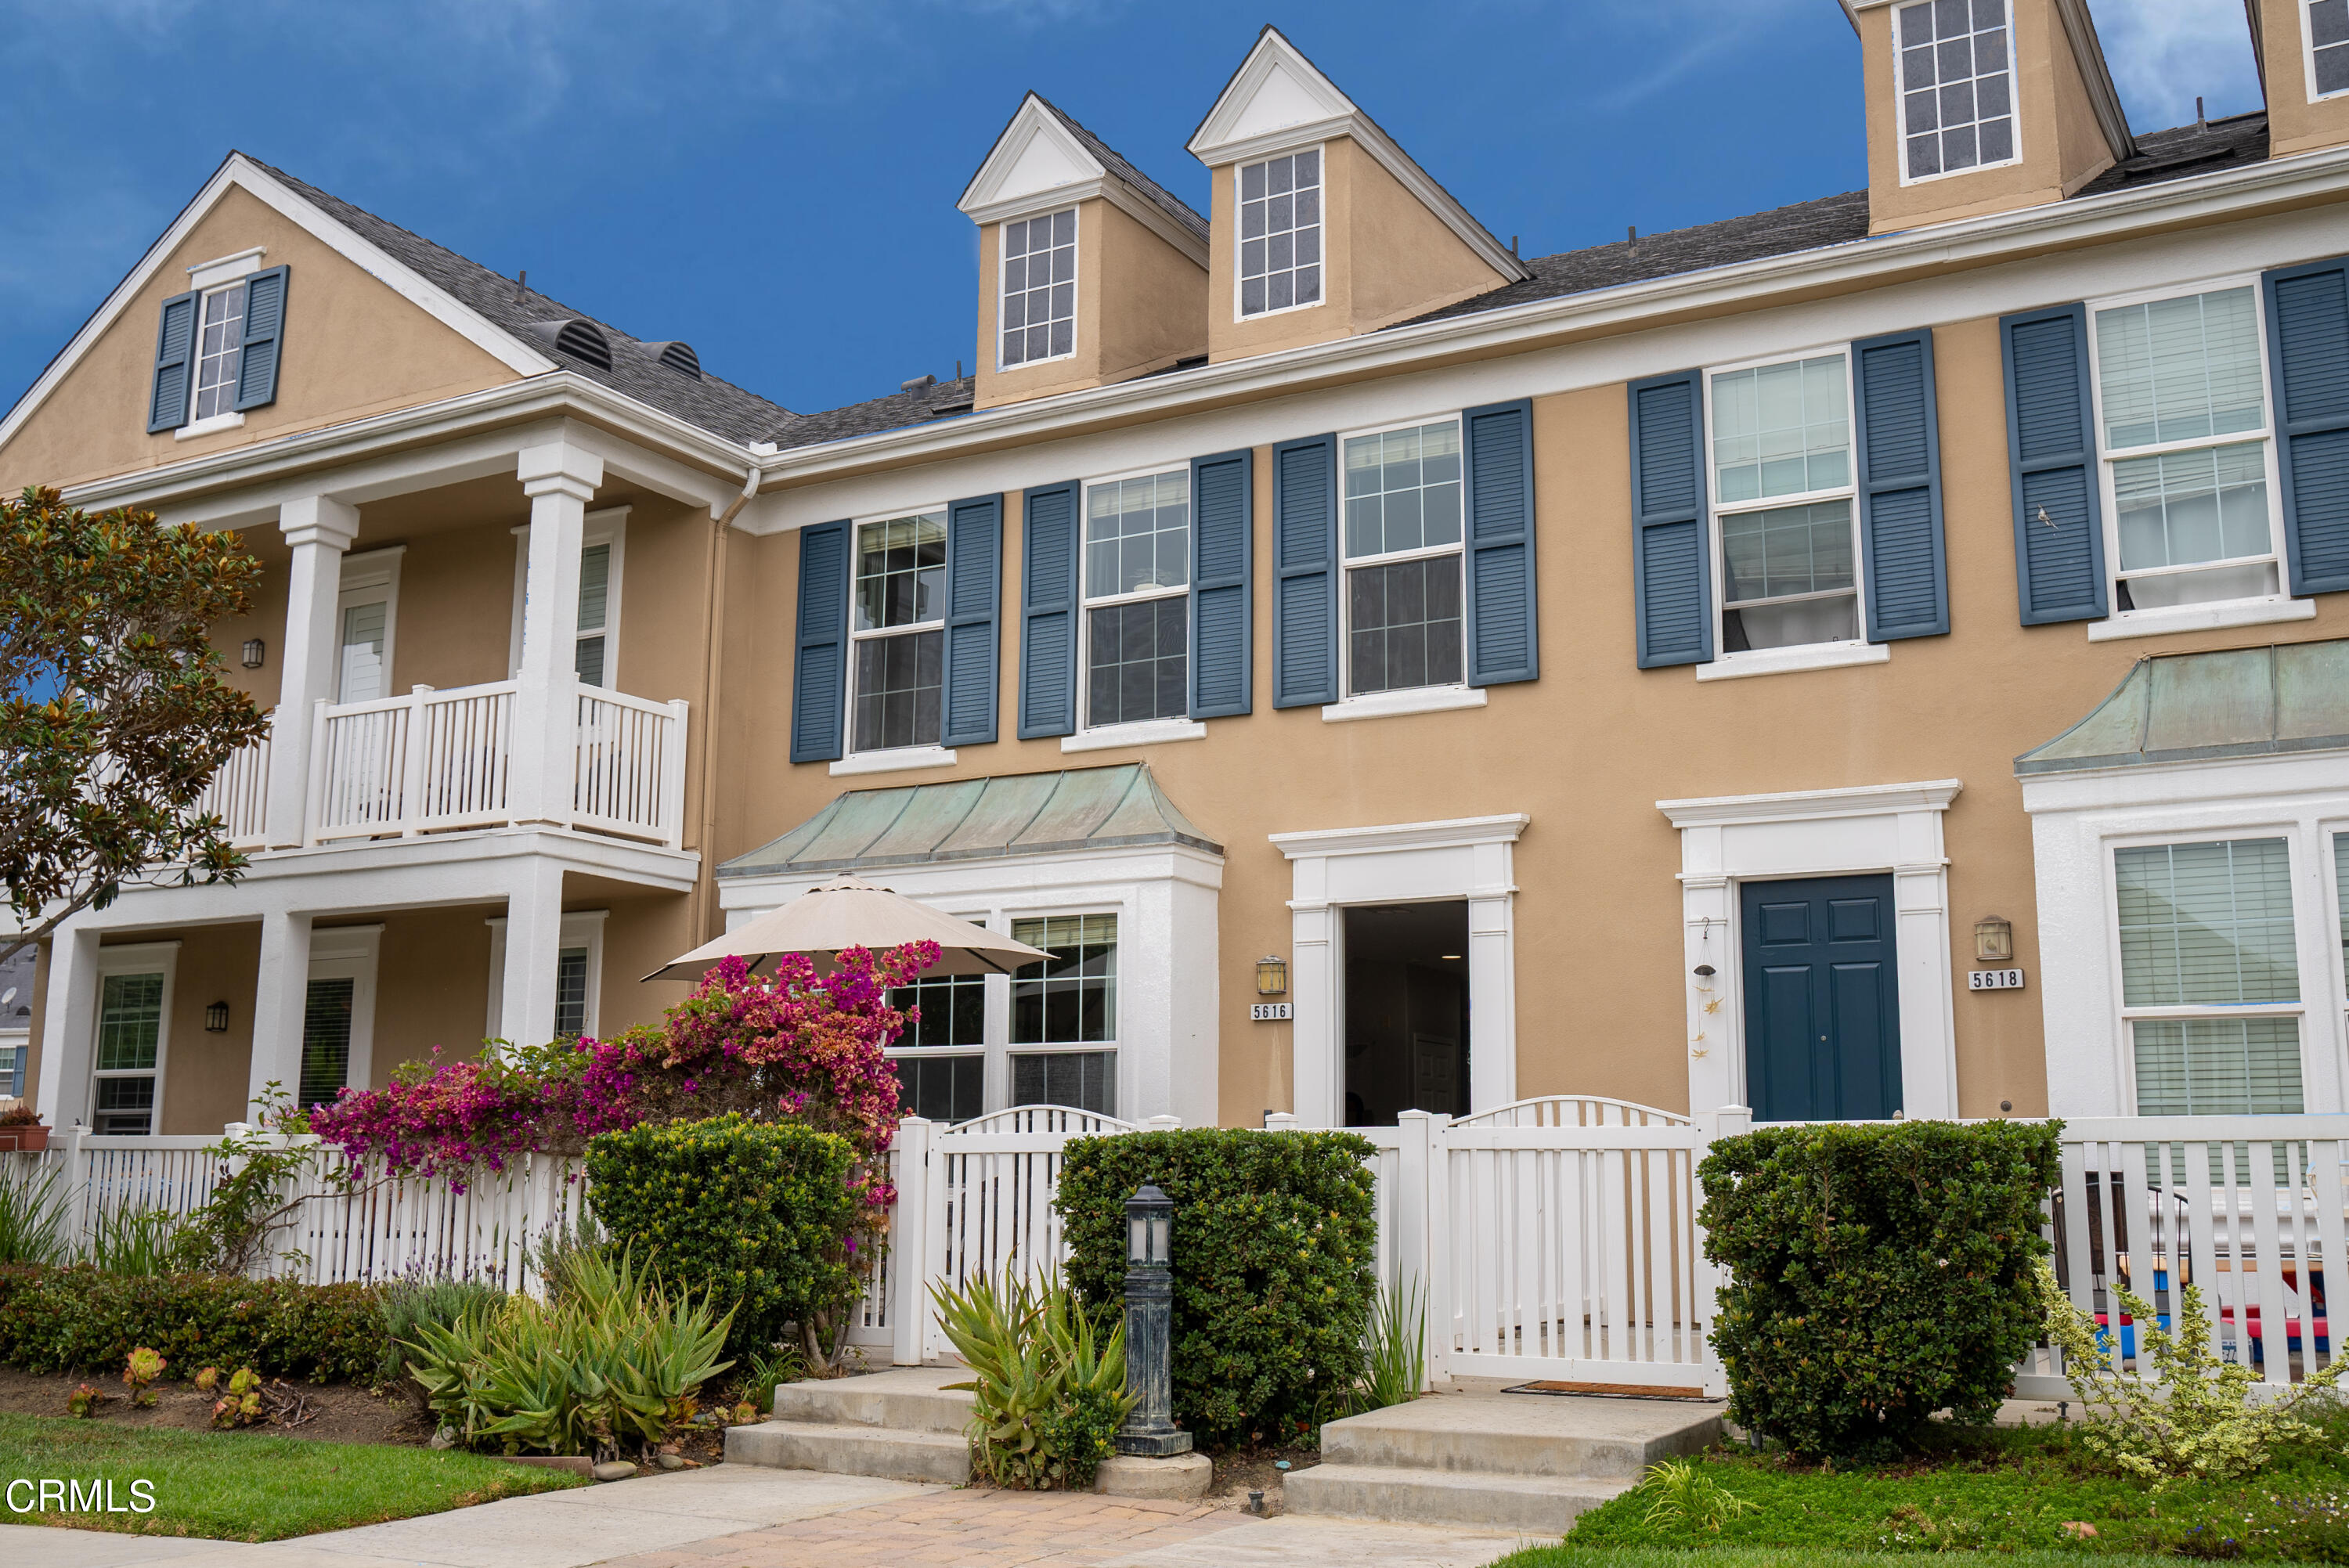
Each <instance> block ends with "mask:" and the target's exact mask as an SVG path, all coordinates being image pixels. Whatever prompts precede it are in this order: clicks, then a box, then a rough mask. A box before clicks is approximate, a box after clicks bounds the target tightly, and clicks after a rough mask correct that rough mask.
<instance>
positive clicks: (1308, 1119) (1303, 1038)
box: [1266, 860, 1346, 1127]
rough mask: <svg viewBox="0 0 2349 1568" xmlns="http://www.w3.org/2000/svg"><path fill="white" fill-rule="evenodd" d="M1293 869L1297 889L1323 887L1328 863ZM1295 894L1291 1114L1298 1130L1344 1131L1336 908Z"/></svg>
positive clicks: (1290, 967)
mask: <svg viewBox="0 0 2349 1568" xmlns="http://www.w3.org/2000/svg"><path fill="white" fill-rule="evenodd" d="M1296 864H1297V866H1298V877H1297V881H1298V882H1299V884H1302V883H1304V882H1306V881H1307V880H1308V879H1309V878H1310V879H1311V880H1312V881H1313V882H1316V883H1317V884H1318V883H1324V882H1326V881H1327V876H1328V868H1329V864H1330V862H1329V861H1326V860H1301V861H1297V862H1296ZM1307 868H1310V870H1308V869H1307ZM1316 891H1317V892H1318V891H1319V888H1318V887H1317V890H1316ZM1297 892H1298V896H1297V898H1296V900H1295V901H1294V902H1292V903H1290V904H1289V906H1288V908H1289V922H1288V925H1289V930H1288V990H1289V995H1291V996H1292V997H1294V998H1295V1004H1296V1005H1295V1006H1294V1008H1293V1009H1292V1011H1293V1013H1294V1015H1295V1016H1293V1017H1292V1018H1291V1019H1290V1020H1289V1025H1288V1040H1289V1046H1288V1101H1289V1106H1290V1114H1292V1115H1293V1116H1294V1117H1295V1118H1296V1120H1297V1123H1298V1125H1299V1126H1302V1127H1343V1126H1344V1125H1345V1124H1346V1118H1345V1095H1346V1078H1345V1071H1346V1054H1345V1048H1344V1042H1343V1038H1342V1037H1341V1036H1340V1033H1339V1030H1340V1027H1341V1026H1342V1025H1343V1019H1342V1017H1341V1016H1340V1015H1341V1014H1342V1013H1343V1011H1344V1008H1345V985H1344V979H1345V976H1344V972H1343V970H1342V969H1341V968H1340V964H1339V958H1338V941H1337V936H1338V919H1339V914H1338V908H1337V906H1336V905H1334V904H1331V903H1325V902H1323V901H1322V900H1321V899H1320V898H1319V897H1311V898H1309V897H1308V896H1307V893H1306V890H1305V888H1304V887H1303V886H1302V885H1299V888H1298V890H1297ZM1266 1125H1267V1126H1270V1125H1271V1123H1270V1122H1269V1121H1268V1122H1267V1123H1266Z"/></svg>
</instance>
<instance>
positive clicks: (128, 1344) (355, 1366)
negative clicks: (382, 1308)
mask: <svg viewBox="0 0 2349 1568" xmlns="http://www.w3.org/2000/svg"><path fill="white" fill-rule="evenodd" d="M376 1295H377V1291H376V1288H375V1287H374V1286H372V1285H363V1284H325V1285H315V1284H300V1283H298V1282H296V1281H294V1280H254V1279H237V1278H233V1277H232V1276H229V1275H225V1274H159V1275H145V1274H107V1273H104V1272H102V1271H100V1270H98V1269H96V1268H92V1267H90V1266H89V1265H88V1264H78V1265H76V1266H75V1267H72V1268H40V1267H36V1266H32V1265H16V1266H13V1267H0V1366H7V1367H18V1368H21V1369H22V1370H24V1371H26V1372H42V1373H47V1372H67V1371H74V1370H98V1371H105V1372H109V1373H111V1372H113V1371H114V1370H115V1369H116V1368H118V1367H120V1366H121V1365H122V1364H123V1360H124V1358H125V1357H128V1356H129V1354H130V1353H131V1352H132V1351H133V1350H136V1349H138V1348H140V1346H146V1347H148V1348H150V1349H153V1350H156V1351H158V1352H160V1354H161V1355H162V1356H163V1357H165V1358H166V1359H167V1360H169V1361H170V1362H171V1364H172V1365H173V1366H174V1367H179V1368H181V1369H183V1370H193V1369H194V1368H196V1367H202V1366H205V1365H207V1364H217V1365H221V1366H245V1365H251V1366H254V1367H261V1368H263V1369H264V1370H265V1371H267V1372H268V1373H269V1374H270V1375H271V1376H273V1377H304V1378H309V1379H313V1380H315V1381H318V1382H326V1383H335V1382H346V1381H348V1382H365V1381H367V1380H368V1379H369V1378H372V1377H376V1376H377V1375H378V1369H379V1368H380V1367H381V1366H382V1364H383V1354H384V1336H383V1326H382V1321H381V1319H380V1318H379V1317H378V1315H377V1308H376Z"/></svg>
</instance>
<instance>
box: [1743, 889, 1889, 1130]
mask: <svg viewBox="0 0 2349 1568" xmlns="http://www.w3.org/2000/svg"><path fill="white" fill-rule="evenodd" d="M1739 894H1740V897H1739V909H1740V913H1741V915H1742V917H1743V918H1742V920H1741V924H1742V926H1743V928H1744V950H1743V951H1744V967H1745V1078H1746V1093H1747V1094H1748V1095H1749V1096H1750V1097H1751V1100H1750V1103H1751V1104H1752V1105H1753V1107H1754V1119H1755V1120H1756V1121H1835V1120H1844V1121H1868V1120H1879V1119H1884V1118H1888V1117H1889V1116H1891V1115H1892V1114H1893V1113H1894V1112H1895V1111H1898V1110H1899V1109H1900V1008H1899V1001H1900V998H1899V985H1898V982H1897V980H1896V978H1895V971H1896V967H1897V966H1896V965H1895V963H1894V960H1893V950H1892V927H1893V920H1892V879H1891V878H1890V877H1889V876H1866V877H1816V878H1810V879H1806V880H1805V881H1802V882H1744V883H1742V884H1740V887H1739Z"/></svg>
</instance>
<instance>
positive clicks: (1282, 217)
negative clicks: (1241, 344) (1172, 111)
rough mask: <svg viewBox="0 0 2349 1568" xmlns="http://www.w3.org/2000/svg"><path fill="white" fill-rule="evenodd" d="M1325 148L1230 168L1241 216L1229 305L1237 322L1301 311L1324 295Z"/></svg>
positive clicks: (1318, 301) (1326, 167)
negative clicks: (1230, 303)
mask: <svg viewBox="0 0 2349 1568" xmlns="http://www.w3.org/2000/svg"><path fill="white" fill-rule="evenodd" d="M1328 170H1329V164H1328V161H1327V160H1326V159H1325V157H1324V149H1322V148H1319V147H1311V148H1305V149H1301V150H1298V151H1296V152H1287V153H1283V154H1281V155H1280V156H1279V157H1278V158H1267V159H1261V160H1257V162H1255V163H1248V164H1242V165H1240V166H1238V167H1237V168H1235V169H1234V170H1232V204H1233V206H1234V208H1235V210H1236V211H1237V212H1238V214H1239V223H1238V226H1237V234H1236V237H1235V240H1234V243H1235V246H1236V250H1235V252H1234V255H1233V260H1234V265H1233V267H1232V288H1233V300H1232V303H1233V307H1234V309H1235V311H1236V313H1237V315H1238V317H1239V319H1241V320H1242V321H1252V320H1254V319H1256V318H1257V317H1258V316H1267V315H1279V314H1280V313H1281V312H1283V311H1289V310H1307V309H1309V308H1311V307H1312V306H1314V305H1318V304H1321V302H1322V300H1323V299H1324V298H1325V297H1326V290H1325V288H1324V284H1326V282H1327V276H1326V272H1325V269H1326V268H1327V267H1328V265H1329V257H1328V254H1327V249H1326V247H1325V246H1324V245H1323V243H1322V237H1323V235H1324V233H1325V232H1326V231H1325V229H1324V223H1325V222H1326V220H1327V217H1328V212H1327V209H1326V206H1325V203H1324V200H1323V198H1324V196H1325V194H1326V192H1327V190H1328V186H1327V183H1326V176H1327V174H1328ZM1252 176H1253V178H1251V177H1252ZM1300 181H1302V183H1300ZM1276 185H1278V186H1280V187H1281V189H1279V190H1276V189H1274V187H1275V186H1276ZM1250 191H1255V192H1256V194H1254V195H1251V194H1250ZM1283 201H1286V203H1287V205H1286V206H1285V207H1284V206H1283V205H1282V203H1283ZM1284 242H1285V244H1284ZM1280 256H1286V257H1287V260H1286V262H1285V263H1284V262H1281V261H1279V260H1278V259H1277V258H1278V257H1280ZM1251 300H1253V301H1254V302H1255V303H1254V304H1250V303H1249V302H1250V301H1251Z"/></svg>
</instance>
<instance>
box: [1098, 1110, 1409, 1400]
mask: <svg viewBox="0 0 2349 1568" xmlns="http://www.w3.org/2000/svg"><path fill="white" fill-rule="evenodd" d="M1370 1155H1371V1144H1370V1142H1369V1140H1367V1139H1363V1138H1361V1137H1358V1136H1357V1135H1355V1134H1353V1133H1348V1132H1259V1131H1255V1130H1247V1129H1216V1128H1199V1129H1192V1130H1184V1131H1179V1132H1141V1133H1128V1134H1125V1135H1123V1136H1120V1137H1115V1138H1079V1139H1072V1140H1070V1143H1069V1146H1068V1154H1067V1160H1066V1163H1065V1164H1064V1165H1063V1166H1062V1167H1061V1189H1060V1195H1059V1197H1058V1198H1057V1199H1056V1200H1055V1205H1056V1206H1057V1207H1058V1208H1059V1210H1060V1212H1061V1217H1062V1218H1063V1220H1064V1221H1065V1222H1066V1233H1067V1236H1068V1243H1069V1250H1070V1257H1069V1265H1068V1277H1069V1283H1070V1284H1071V1285H1073V1286H1074V1287H1075V1288H1076V1291H1077V1294H1078V1295H1079V1297H1080V1298H1081V1300H1082V1301H1083V1302H1084V1303H1085V1304H1086V1305H1088V1306H1090V1307H1092V1308H1094V1309H1096V1310H1099V1309H1107V1310H1111V1311H1122V1310H1123V1304H1124V1299H1125V1201H1126V1199H1127V1198H1128V1197H1130V1196H1132V1195H1133V1190H1134V1189H1135V1188H1137V1187H1139V1186H1141V1185H1142V1184H1143V1182H1145V1181H1154V1182H1156V1183H1157V1184H1158V1186H1159V1188H1160V1190H1162V1191H1164V1192H1165V1193H1166V1195H1167V1196H1168V1197H1170V1198H1172V1199H1173V1200H1174V1241H1173V1254H1174V1420H1175V1422H1176V1423H1177V1424H1178V1425H1180V1426H1183V1427H1185V1428H1186V1429H1189V1430H1190V1431H1191V1433H1192V1434H1193V1436H1194V1438H1195V1440H1196V1441H1198V1442H1199V1443H1201V1444H1202V1445H1205V1446H1210V1447H1223V1446H1227V1445H1230V1444H1234V1443H1246V1442H1251V1441H1258V1440H1288V1439H1294V1438H1297V1437H1299V1436H1300V1435H1303V1434H1305V1433H1307V1432H1309V1431H1310V1430H1311V1429H1312V1427H1313V1422H1314V1419H1315V1418H1316V1415H1317V1412H1320V1411H1326V1410H1331V1409H1340V1410H1341V1409H1342V1408H1343V1407H1342V1401H1343V1399H1344V1398H1345V1397H1346V1395H1347V1394H1348V1393H1349V1392H1350V1390H1351V1389H1352V1388H1353V1387H1354V1386H1355V1384H1356V1383H1357V1381H1358V1380H1359V1379H1360V1377H1361V1374H1362V1370H1363V1333H1364V1326H1365V1325H1366V1324H1367V1323H1368V1322H1369V1320H1370V1311H1371V1296H1372V1295H1373V1290H1374V1283H1375V1282H1374V1270H1373V1267H1372V1261H1373V1258H1374V1255H1375V1246H1374V1243H1375V1242H1376V1239H1377V1236H1376V1231H1377V1220H1376V1217H1375V1211H1374V1209H1373V1207H1372V1202H1371V1172H1370V1171H1369V1169H1368V1167H1367V1166H1365V1165H1364V1164H1363V1161H1365V1160H1367V1159H1368V1158H1369V1157H1370Z"/></svg>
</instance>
